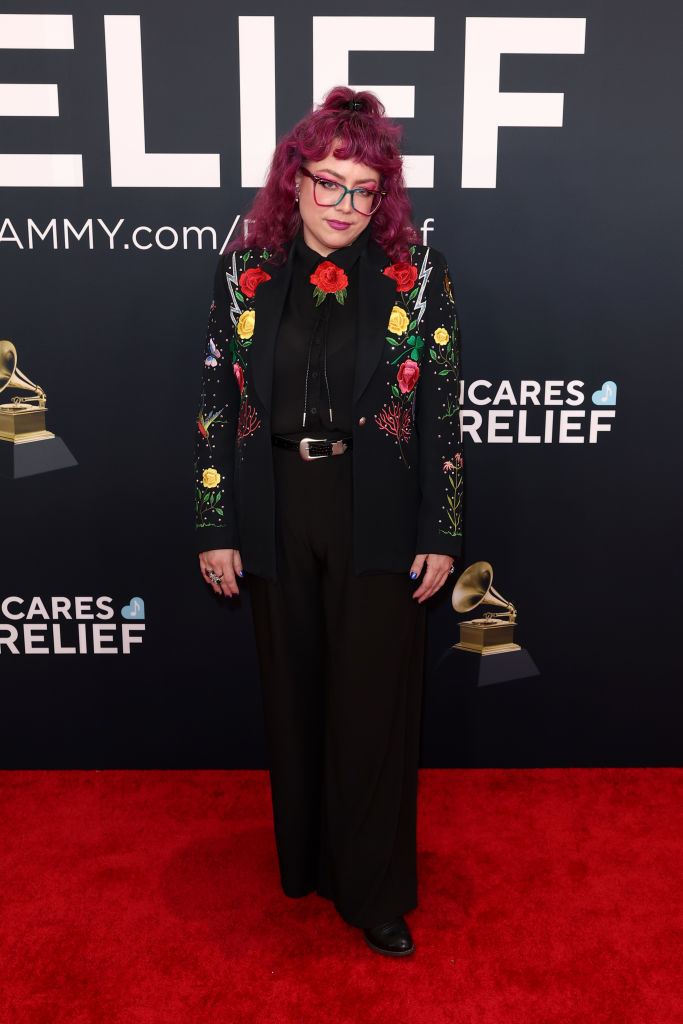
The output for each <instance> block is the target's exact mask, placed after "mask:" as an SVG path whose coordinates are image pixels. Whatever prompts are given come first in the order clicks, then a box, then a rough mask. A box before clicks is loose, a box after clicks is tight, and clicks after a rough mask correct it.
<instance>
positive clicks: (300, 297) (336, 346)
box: [271, 224, 370, 440]
mask: <svg viewBox="0 0 683 1024" xmlns="http://www.w3.org/2000/svg"><path fill="white" fill-rule="evenodd" d="M369 236H370V225H369V224H368V226H367V227H366V228H364V229H363V231H362V232H361V233H360V235H359V236H358V238H356V239H355V240H354V241H353V242H352V243H351V245H346V246H343V247H342V248H341V249H335V250H334V251H333V252H331V253H330V254H329V256H324V257H323V256H321V255H320V253H318V252H315V250H314V249H311V248H310V247H309V246H308V245H306V243H305V242H304V239H303V234H302V233H301V232H299V234H298V235H297V236H296V238H295V239H294V242H293V244H294V246H295V252H294V263H293V267H292V280H291V283H290V287H289V292H288V294H287V299H286V302H285V307H284V309H283V312H282V319H281V321H280V327H279V330H278V334H277V338H276V341H275V356H274V367H273V396H272V418H271V426H272V432H273V433H274V434H281V435H284V436H286V437H291V438H293V439H295V440H299V439H300V438H302V437H326V438H335V437H345V436H349V435H350V434H351V422H352V415H351V414H352V408H351V406H352V391H353V374H354V365H355V355H356V329H357V315H358V258H359V256H360V254H361V252H362V250H363V248H364V247H365V245H366V243H367V240H368V238H369ZM326 260H329V261H330V262H332V263H334V264H335V266H337V267H340V268H341V269H342V270H343V271H344V272H345V274H346V276H347V278H348V285H347V286H346V296H345V298H344V303H343V305H342V304H340V303H339V302H338V301H337V299H336V298H335V295H334V293H332V292H329V293H327V294H326V296H325V299H324V300H323V301H322V302H321V303H320V304H319V305H316V298H315V294H314V292H315V287H316V286H315V284H312V283H311V280H310V278H311V274H313V273H315V271H316V270H317V268H318V267H319V266H320V264H321V263H324V262H325V261H326ZM330 410H331V418H330ZM304 412H305V414H306V422H305V423H304Z"/></svg>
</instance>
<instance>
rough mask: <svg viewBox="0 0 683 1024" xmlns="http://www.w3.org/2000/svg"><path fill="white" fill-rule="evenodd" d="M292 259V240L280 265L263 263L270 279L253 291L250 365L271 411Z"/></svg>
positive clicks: (253, 377) (260, 398)
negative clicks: (252, 331)
mask: <svg viewBox="0 0 683 1024" xmlns="http://www.w3.org/2000/svg"><path fill="white" fill-rule="evenodd" d="M293 262H294V245H293V244H291V245H290V247H289V253H288V254H287V259H286V261H285V262H284V263H281V264H280V265H279V266H274V265H273V264H271V263H268V262H265V263H263V264H261V266H262V267H263V269H264V270H265V271H266V273H268V274H270V281H263V282H262V283H261V284H260V285H259V286H258V288H257V289H256V294H255V295H254V313H255V317H254V335H253V338H252V345H251V346H250V348H249V368H250V370H251V379H252V381H253V384H254V389H255V391H256V394H257V395H258V398H259V400H260V402H261V405H262V407H263V408H264V409H265V410H266V411H267V412H268V413H270V408H271V399H272V392H273V359H274V354H275V338H276V336H277V332H278V327H279V326H280V318H281V317H282V311H283V309H284V306H285V299H286V298H287V291H288V289H289V282H290V280H291V277H292V265H293Z"/></svg>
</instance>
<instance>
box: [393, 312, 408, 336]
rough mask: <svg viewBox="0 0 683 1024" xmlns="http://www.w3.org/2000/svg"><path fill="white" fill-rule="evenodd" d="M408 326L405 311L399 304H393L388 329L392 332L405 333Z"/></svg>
mask: <svg viewBox="0 0 683 1024" xmlns="http://www.w3.org/2000/svg"><path fill="white" fill-rule="evenodd" d="M407 327H408V317H407V315H406V311H405V310H404V309H401V307H400V306H394V308H393V309H392V311H391V316H390V317H389V327H388V329H389V330H390V331H391V333H392V334H405V332H406V328H407Z"/></svg>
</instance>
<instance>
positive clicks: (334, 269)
mask: <svg viewBox="0 0 683 1024" xmlns="http://www.w3.org/2000/svg"><path fill="white" fill-rule="evenodd" d="M348 283H349V279H348V277H347V276H346V274H345V273H344V271H343V270H342V268H341V267H338V266H337V265H336V263H333V262H332V261H331V260H323V262H322V263H321V264H320V266H319V267H318V269H317V270H316V272H315V274H311V284H314V285H315V286H316V287H317V288H319V289H320V291H321V292H328V293H329V292H339V291H341V290H342V288H346V286H347V285H348Z"/></svg>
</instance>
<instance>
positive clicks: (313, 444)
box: [271, 434, 353, 462]
mask: <svg viewBox="0 0 683 1024" xmlns="http://www.w3.org/2000/svg"><path fill="white" fill-rule="evenodd" d="M271 440H272V442H273V444H274V445H275V447H276V448H286V449H287V450H288V451H298V452H299V455H300V456H301V458H302V459H305V460H306V462H310V461H311V459H324V458H325V456H326V455H343V454H344V452H347V451H348V450H349V449H350V448H351V447H352V445H353V439H352V438H350V437H342V438H340V439H339V440H338V441H326V440H324V438H323V439H318V438H315V437H302V438H301V440H300V441H292V440H291V438H289V437H281V436H280V435H279V434H273V436H272V438H271Z"/></svg>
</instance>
